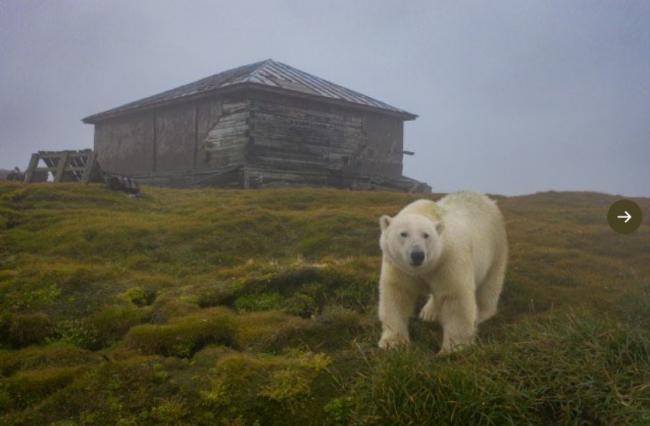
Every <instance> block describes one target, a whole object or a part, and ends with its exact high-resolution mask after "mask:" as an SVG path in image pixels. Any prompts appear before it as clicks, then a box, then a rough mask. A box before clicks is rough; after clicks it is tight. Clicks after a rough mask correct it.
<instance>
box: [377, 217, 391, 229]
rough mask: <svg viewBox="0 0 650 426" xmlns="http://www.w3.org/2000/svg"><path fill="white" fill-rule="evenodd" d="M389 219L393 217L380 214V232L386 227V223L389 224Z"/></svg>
mask: <svg viewBox="0 0 650 426" xmlns="http://www.w3.org/2000/svg"><path fill="white" fill-rule="evenodd" d="M391 220H393V218H392V217H390V216H388V215H387V214H385V215H382V216H381V217H380V218H379V227H380V228H381V230H382V232H383V231H385V230H386V229H387V228H388V225H390V221H391Z"/></svg>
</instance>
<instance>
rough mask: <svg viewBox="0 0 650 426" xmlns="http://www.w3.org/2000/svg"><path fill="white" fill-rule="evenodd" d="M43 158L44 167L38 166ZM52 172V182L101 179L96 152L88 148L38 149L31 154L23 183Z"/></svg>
mask: <svg viewBox="0 0 650 426" xmlns="http://www.w3.org/2000/svg"><path fill="white" fill-rule="evenodd" d="M41 160H43V162H44V163H45V166H46V167H39V166H38V163H39V162H40V161H41ZM43 173H52V176H53V178H54V179H53V180H54V182H83V183H88V182H91V181H93V182H94V181H101V180H102V176H101V171H100V169H99V165H98V163H97V154H96V153H95V152H94V151H93V150H90V149H84V150H81V151H38V152H37V153H35V154H32V158H31V159H30V160H29V166H28V167H27V170H26V171H25V183H32V182H34V181H35V176H36V175H38V174H41V175H42V174H43Z"/></svg>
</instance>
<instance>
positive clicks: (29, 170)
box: [24, 154, 39, 183]
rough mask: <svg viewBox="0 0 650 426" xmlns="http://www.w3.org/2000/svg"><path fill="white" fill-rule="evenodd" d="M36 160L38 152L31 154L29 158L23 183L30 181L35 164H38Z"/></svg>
mask: <svg viewBox="0 0 650 426" xmlns="http://www.w3.org/2000/svg"><path fill="white" fill-rule="evenodd" d="M38 160H39V158H38V154H32V157H31V158H30V159H29V166H27V171H26V172H25V181H24V182H25V183H31V182H32V178H33V177H34V170H36V166H38Z"/></svg>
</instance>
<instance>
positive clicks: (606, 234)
mask: <svg viewBox="0 0 650 426" xmlns="http://www.w3.org/2000/svg"><path fill="white" fill-rule="evenodd" d="M144 192H145V195H144V197H142V198H128V197H127V196H125V195H124V194H121V193H115V192H110V191H108V190H106V189H104V188H102V187H100V186H93V185H89V186H81V185H78V184H34V185H30V186H23V185H20V184H11V183H1V184H0V312H1V314H0V345H1V349H0V423H2V424H25V425H32V424H49V423H55V424H57V425H73V424H120V425H142V424H152V425H153V424H156V425H158V424H205V425H214V424H242V425H243V424H265V425H266V424H301V425H306V424H333V425H334V424H386V425H392V424H413V425H416V424H441V425H443V424H458V425H467V424H483V425H501V424H517V425H521V424H538V425H546V424H608V425H609V424H639V425H641V424H650V331H648V326H650V226H648V225H649V222H648V221H647V219H646V222H645V224H644V225H642V227H641V228H640V229H639V230H638V231H637V232H636V233H635V234H633V235H630V236H622V235H618V234H615V233H614V232H613V231H611V230H610V229H609V228H608V226H607V224H606V220H605V217H606V212H607V209H608V207H609V205H610V204H611V203H612V202H613V201H615V200H616V199H617V197H614V196H609V195H603V194H593V193H555V192H549V193H543V194H535V195H530V196H523V197H510V198H500V199H499V205H500V206H501V208H502V210H503V211H504V214H505V216H506V218H507V227H508V232H509V239H510V244H511V262H510V266H509V270H508V275H507V282H506V289H505V292H504V295H503V298H502V303H501V311H500V313H499V315H498V316H497V317H495V318H494V319H492V320H490V321H489V322H488V323H486V324H485V325H484V326H482V328H481V330H480V339H479V340H480V341H479V343H478V344H477V345H476V346H475V347H474V348H472V349H470V350H467V351H465V352H462V353H459V354H455V355H452V356H449V357H435V356H434V353H435V351H437V349H438V347H439V343H440V330H439V329H438V328H436V327H435V326H432V325H430V324H423V323H421V322H419V321H416V320H413V322H412V333H413V341H414V344H413V345H412V347H411V348H409V349H406V350H393V351H389V352H382V351H379V350H378V349H376V342H377V340H378V338H379V331H380V327H379V323H378V321H377V320H376V299H377V290H376V287H377V284H376V283H377V279H378V270H379V265H380V256H379V255H380V253H379V248H378V237H379V231H378V224H377V218H378V217H379V216H380V215H381V214H383V213H388V214H394V213H396V212H397V211H398V210H399V209H400V208H401V206H403V205H404V204H406V203H407V202H409V201H411V200H413V199H415V198H418V197H417V196H416V195H407V194H394V193H380V192H376V193H371V192H366V193H364V192H349V191H338V190H327V189H318V190H316V189H281V190H280V189H278V190H260V191H234V190H217V189H201V190H170V189H157V188H145V191H144ZM433 198H437V197H435V196H434V197H433ZM637 202H638V203H639V204H640V205H641V207H642V209H643V210H644V212H646V216H650V200H649V199H638V200H637Z"/></svg>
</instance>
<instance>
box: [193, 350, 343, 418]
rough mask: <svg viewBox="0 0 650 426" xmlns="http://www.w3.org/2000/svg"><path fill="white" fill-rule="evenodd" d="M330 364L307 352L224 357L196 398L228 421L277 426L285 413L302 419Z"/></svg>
mask: <svg viewBox="0 0 650 426" xmlns="http://www.w3.org/2000/svg"><path fill="white" fill-rule="evenodd" d="M330 362H331V360H330V358H329V357H328V356H326V355H324V354H317V353H311V352H293V353H290V354H287V355H284V356H271V355H265V356H253V355H249V354H231V355H225V356H224V357H222V358H220V359H219V360H218V361H217V363H216V365H215V367H214V369H213V370H212V372H211V380H210V384H209V387H208V388H207V389H205V390H202V391H201V392H200V395H201V398H202V399H203V400H204V401H205V403H206V404H208V405H209V406H211V407H214V408H215V409H219V410H224V413H225V414H226V415H225V417H226V418H228V419H238V418H242V419H245V420H246V423H249V424H250V423H254V422H264V423H268V424H279V423H281V422H282V420H283V419H286V415H287V411H288V412H289V413H290V414H292V415H294V416H297V417H302V416H304V413H301V409H302V408H303V407H304V406H305V404H306V403H307V401H308V398H309V396H310V394H311V390H312V387H313V385H314V382H315V380H316V379H317V378H318V376H319V375H320V374H321V372H323V371H324V369H325V368H326V367H327V366H328V365H329V364H330ZM301 414H302V415H301ZM305 419H306V420H310V419H309V418H305Z"/></svg>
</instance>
